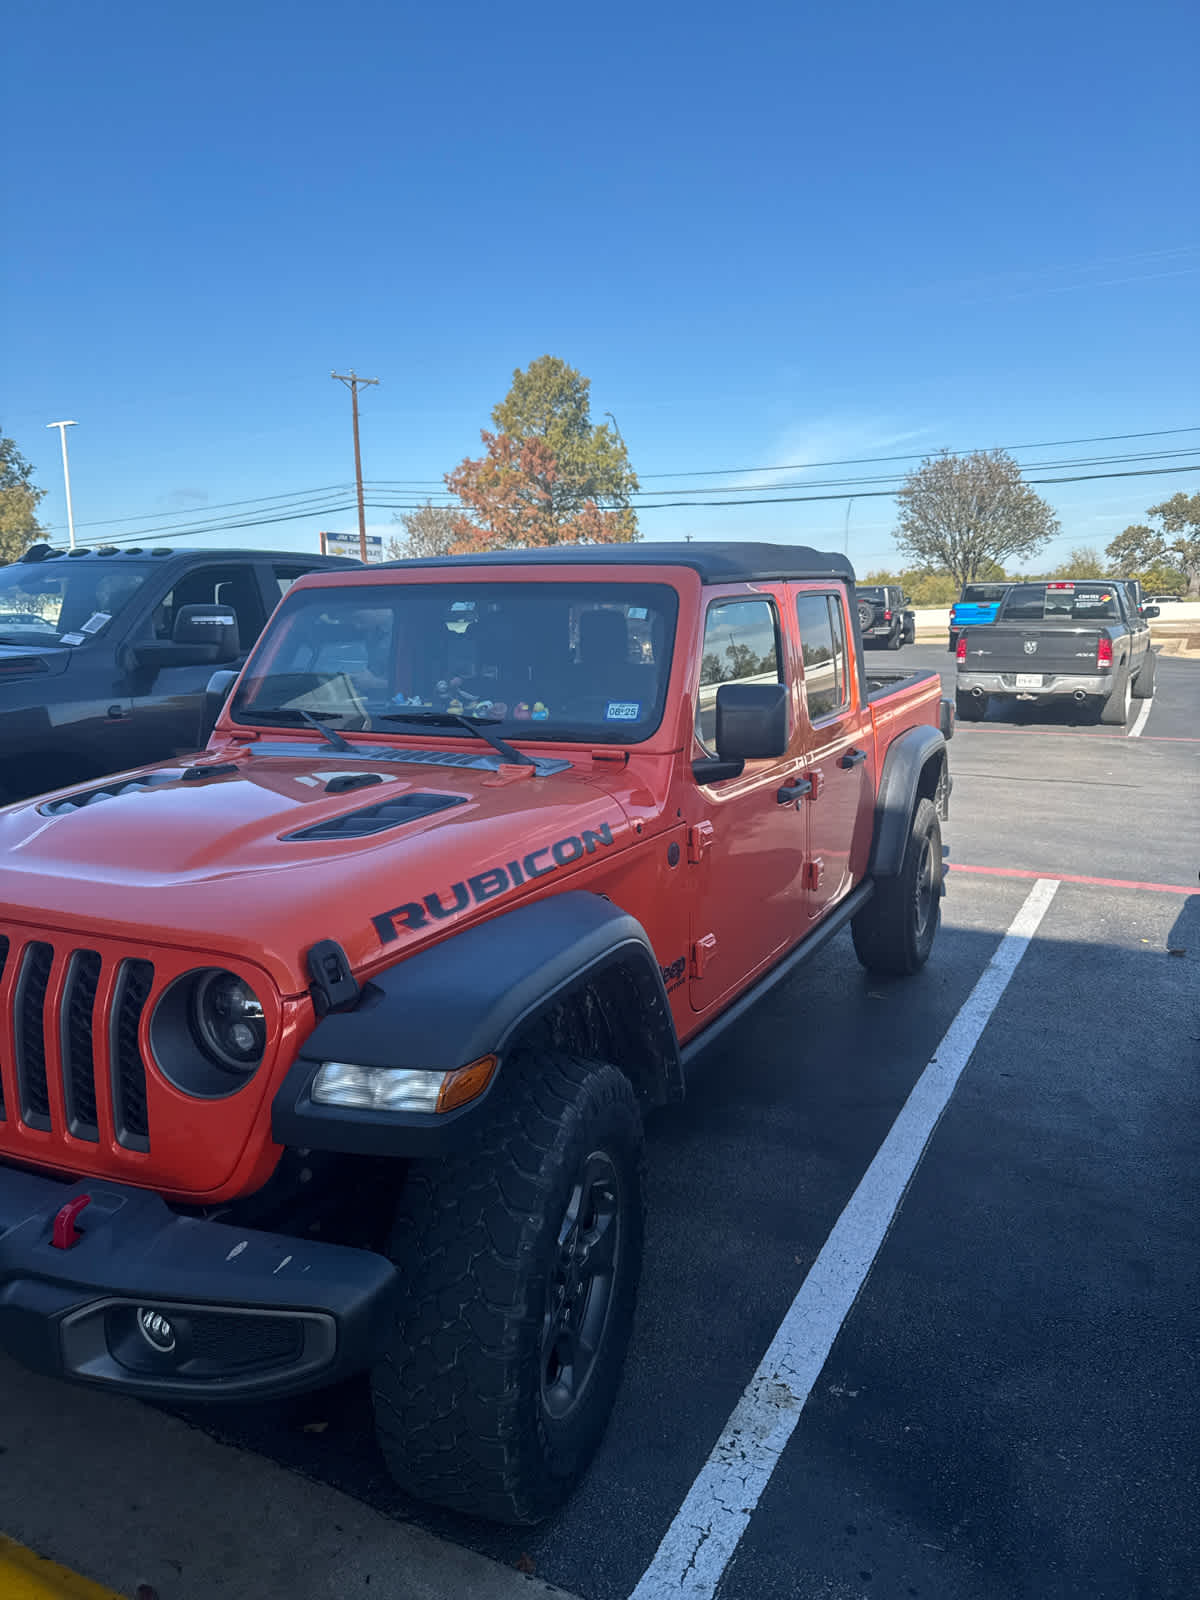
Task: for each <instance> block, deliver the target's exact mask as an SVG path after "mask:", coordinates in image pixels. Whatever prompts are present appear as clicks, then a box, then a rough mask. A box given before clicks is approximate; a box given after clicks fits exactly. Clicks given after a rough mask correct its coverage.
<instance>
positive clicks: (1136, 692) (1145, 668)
mask: <svg viewBox="0 0 1200 1600" xmlns="http://www.w3.org/2000/svg"><path fill="white" fill-rule="evenodd" d="M1155 660H1156V657H1155V654H1154V651H1153V650H1147V652H1146V659H1145V661H1143V662H1142V668H1141V671H1140V672H1139V673H1138V675H1137V677H1136V678H1135V679H1134V680H1133V698H1134V699H1135V700H1151V699H1153V697H1154V663H1155Z"/></svg>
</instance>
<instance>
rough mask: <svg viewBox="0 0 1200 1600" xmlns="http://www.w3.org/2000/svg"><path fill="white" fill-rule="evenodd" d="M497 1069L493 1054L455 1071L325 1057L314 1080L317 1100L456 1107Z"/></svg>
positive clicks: (381, 1107) (379, 1106)
mask: <svg viewBox="0 0 1200 1600" xmlns="http://www.w3.org/2000/svg"><path fill="white" fill-rule="evenodd" d="M495 1070H496V1057H495V1056H482V1057H481V1058H480V1059H479V1060H478V1061H472V1062H471V1063H470V1064H469V1065H467V1066H465V1067H458V1068H456V1069H455V1070H454V1071H453V1072H431V1071H428V1070H426V1069H425V1068H422V1067H360V1066H358V1065H357V1064H356V1063H354V1062H352V1061H325V1062H322V1064H321V1069H320V1071H319V1072H318V1073H317V1075H316V1077H315V1078H314V1079H313V1084H312V1098H313V1100H314V1101H315V1102H316V1104H317V1105H322V1106H346V1107H348V1108H350V1109H353V1110H358V1111H453V1110H455V1109H457V1107H459V1106H461V1105H466V1104H467V1102H468V1101H470V1100H475V1099H477V1098H478V1097H479V1095H481V1094H482V1093H483V1091H484V1090H485V1089H486V1088H487V1086H488V1084H489V1083H490V1082H491V1081H492V1074H493V1073H494V1072H495Z"/></svg>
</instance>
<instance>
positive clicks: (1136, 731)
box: [1129, 695, 1154, 739]
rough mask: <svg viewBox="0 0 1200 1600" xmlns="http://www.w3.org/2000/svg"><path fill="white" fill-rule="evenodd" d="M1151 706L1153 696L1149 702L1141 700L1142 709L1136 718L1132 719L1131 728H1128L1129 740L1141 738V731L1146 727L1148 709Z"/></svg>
mask: <svg viewBox="0 0 1200 1600" xmlns="http://www.w3.org/2000/svg"><path fill="white" fill-rule="evenodd" d="M1153 704H1154V696H1153V695H1151V697H1150V699H1149V700H1143V701H1142V709H1141V710H1140V711H1139V712H1138V714H1137V716H1136V717H1135V718H1134V719H1133V727H1132V728H1130V730H1129V737H1130V738H1131V739H1140V738H1141V737H1142V729H1143V728H1144V727H1145V726H1146V718H1147V717H1148V716H1149V715H1150V707H1151V706H1152V705H1153Z"/></svg>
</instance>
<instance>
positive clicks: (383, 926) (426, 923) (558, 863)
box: [371, 822, 613, 944]
mask: <svg viewBox="0 0 1200 1600" xmlns="http://www.w3.org/2000/svg"><path fill="white" fill-rule="evenodd" d="M612 842H613V836H612V828H611V827H610V826H609V824H608V823H607V822H602V823H601V824H600V826H599V828H598V829H597V830H596V832H595V833H593V832H592V830H591V829H590V828H585V829H584V830H583V833H582V834H578V833H570V834H568V835H567V837H566V838H565V839H556V840H555V841H554V843H553V844H546V845H541V846H540V847H539V848H538V849H536V850H531V851H530V852H529V854H528V855H527V856H523V857H522V858H521V860H520V861H506V862H505V863H504V865H503V866H495V867H489V868H488V869H487V871H486V872H477V873H475V875H474V876H473V877H470V878H468V879H467V880H466V881H465V882H464V883H452V884H451V885H450V888H449V889H448V890H446V891H442V890H437V889H435V890H434V891H433V892H432V893H431V894H427V895H423V896H422V898H421V899H420V900H409V901H407V902H406V903H405V904H404V905H402V906H393V907H392V909H391V910H390V911H381V912H380V913H379V915H378V916H376V917H372V918H371V922H372V925H373V926H374V928H375V931H376V933H377V934H378V935H379V941H380V943H381V944H390V943H391V942H392V940H393V939H397V938H399V936H400V931H401V929H404V930H405V931H408V930H411V929H414V928H428V927H432V926H434V925H435V924H436V923H438V922H444V921H445V920H446V919H447V917H453V916H455V915H456V914H457V913H458V912H459V911H465V910H466V909H467V907H468V906H471V905H477V906H479V905H482V904H483V902H484V901H485V900H494V899H495V898H496V896H497V895H501V894H506V893H507V892H508V891H509V890H510V889H516V888H519V887H520V885H521V884H523V883H525V882H527V881H528V880H530V879H532V878H544V877H545V876H546V874H547V873H550V872H556V871H557V870H558V869H559V867H569V866H570V865H571V863H572V861H579V860H581V859H582V858H583V857H584V856H590V855H594V854H595V853H596V851H597V850H598V849H599V848H600V846H601V845H609V844H611V843H612Z"/></svg>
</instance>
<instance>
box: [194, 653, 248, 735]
mask: <svg viewBox="0 0 1200 1600" xmlns="http://www.w3.org/2000/svg"><path fill="white" fill-rule="evenodd" d="M237 678H238V675H237V673H236V672H233V671H231V670H230V669H229V668H228V667H222V668H221V670H220V672H214V673H213V675H212V677H211V678H210V679H209V680H208V686H207V688H206V689H205V691H204V704H203V706H202V707H201V710H200V729H199V735H200V737H199V742H198V745H197V748H198V749H200V750H203V748H204V746H205V745H206V744H207V743H208V741H209V738H210V737H211V735H212V731H213V729H214V728H215V727H216V725H217V718H218V717H219V716H220V715H221V710H222V707H223V706H224V704H225V702H226V700H228V699H229V691H230V690H231V689H232V688H233V686H234V684H235V683H236V682H237Z"/></svg>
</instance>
